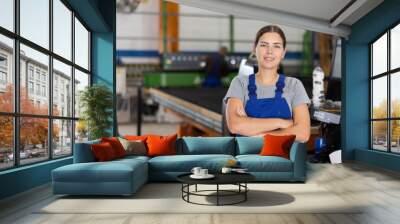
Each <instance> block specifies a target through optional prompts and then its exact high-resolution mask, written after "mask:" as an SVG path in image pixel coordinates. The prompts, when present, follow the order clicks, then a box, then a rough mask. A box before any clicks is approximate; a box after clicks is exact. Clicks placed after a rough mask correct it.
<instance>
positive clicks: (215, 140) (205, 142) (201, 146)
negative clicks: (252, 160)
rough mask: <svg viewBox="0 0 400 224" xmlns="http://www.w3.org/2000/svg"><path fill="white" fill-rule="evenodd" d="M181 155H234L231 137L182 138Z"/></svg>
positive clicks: (233, 144) (233, 140) (233, 141)
mask: <svg viewBox="0 0 400 224" xmlns="http://www.w3.org/2000/svg"><path fill="white" fill-rule="evenodd" d="M181 147H182V148H181V149H182V154H187V155H198V154H226V155H235V154H234V153H235V139H234V138H233V137H183V138H182V145H181Z"/></svg>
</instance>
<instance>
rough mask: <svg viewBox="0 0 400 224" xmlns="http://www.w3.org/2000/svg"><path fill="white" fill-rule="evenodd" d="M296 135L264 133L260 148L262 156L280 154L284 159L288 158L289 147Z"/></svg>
mask: <svg viewBox="0 0 400 224" xmlns="http://www.w3.org/2000/svg"><path fill="white" fill-rule="evenodd" d="M295 139H296V135H284V136H276V135H269V134H266V135H265V136H264V146H263V148H262V149H261V152H260V155H262V156H281V157H284V158H286V159H289V158H290V148H291V147H292V144H293V142H294V140H295Z"/></svg>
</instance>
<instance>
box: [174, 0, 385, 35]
mask: <svg viewBox="0 0 400 224" xmlns="http://www.w3.org/2000/svg"><path fill="white" fill-rule="evenodd" d="M169 1H171V2H176V3H179V4H183V5H187V6H191V7H196V8H201V9H206V10H210V11H214V12H219V13H224V14H230V15H234V16H237V17H241V18H248V19H254V20H260V21H268V22H270V23H275V24H279V25H286V26H291V27H296V28H301V29H306V30H311V31H315V32H320V33H326V34H331V35H336V36H340V37H344V38H347V37H348V36H349V35H350V32H351V30H350V26H351V25H352V24H353V23H355V22H357V20H359V19H360V18H362V17H363V16H364V15H366V14H367V13H368V12H370V11H371V10H372V9H374V8H375V7H376V6H378V5H379V4H380V3H382V2H383V0H302V1H301V2H300V1H292V0H252V1H243V0H201V1H198V0H169Z"/></svg>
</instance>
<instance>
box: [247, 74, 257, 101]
mask: <svg viewBox="0 0 400 224" xmlns="http://www.w3.org/2000/svg"><path fill="white" fill-rule="evenodd" d="M247 90H248V91H249V98H250V99H252V100H256V99H257V93H256V90H257V86H256V76H255V75H254V74H251V75H249V84H248V85H247Z"/></svg>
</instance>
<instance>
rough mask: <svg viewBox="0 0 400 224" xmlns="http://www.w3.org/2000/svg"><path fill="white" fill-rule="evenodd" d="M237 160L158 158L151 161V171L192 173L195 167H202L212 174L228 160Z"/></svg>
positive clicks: (227, 157) (229, 156)
mask: <svg viewBox="0 0 400 224" xmlns="http://www.w3.org/2000/svg"><path fill="white" fill-rule="evenodd" d="M230 159H235V158H234V157H233V156H231V155H215V154H213V155H175V156H158V157H154V158H152V159H150V160H149V170H150V171H153V172H154V171H163V172H170V171H174V172H190V171H191V170H192V168H193V167H196V166H200V167H203V168H205V169H209V170H210V171H211V172H216V171H219V170H220V169H221V168H222V167H223V166H225V164H226V163H227V161H228V160H230Z"/></svg>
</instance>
